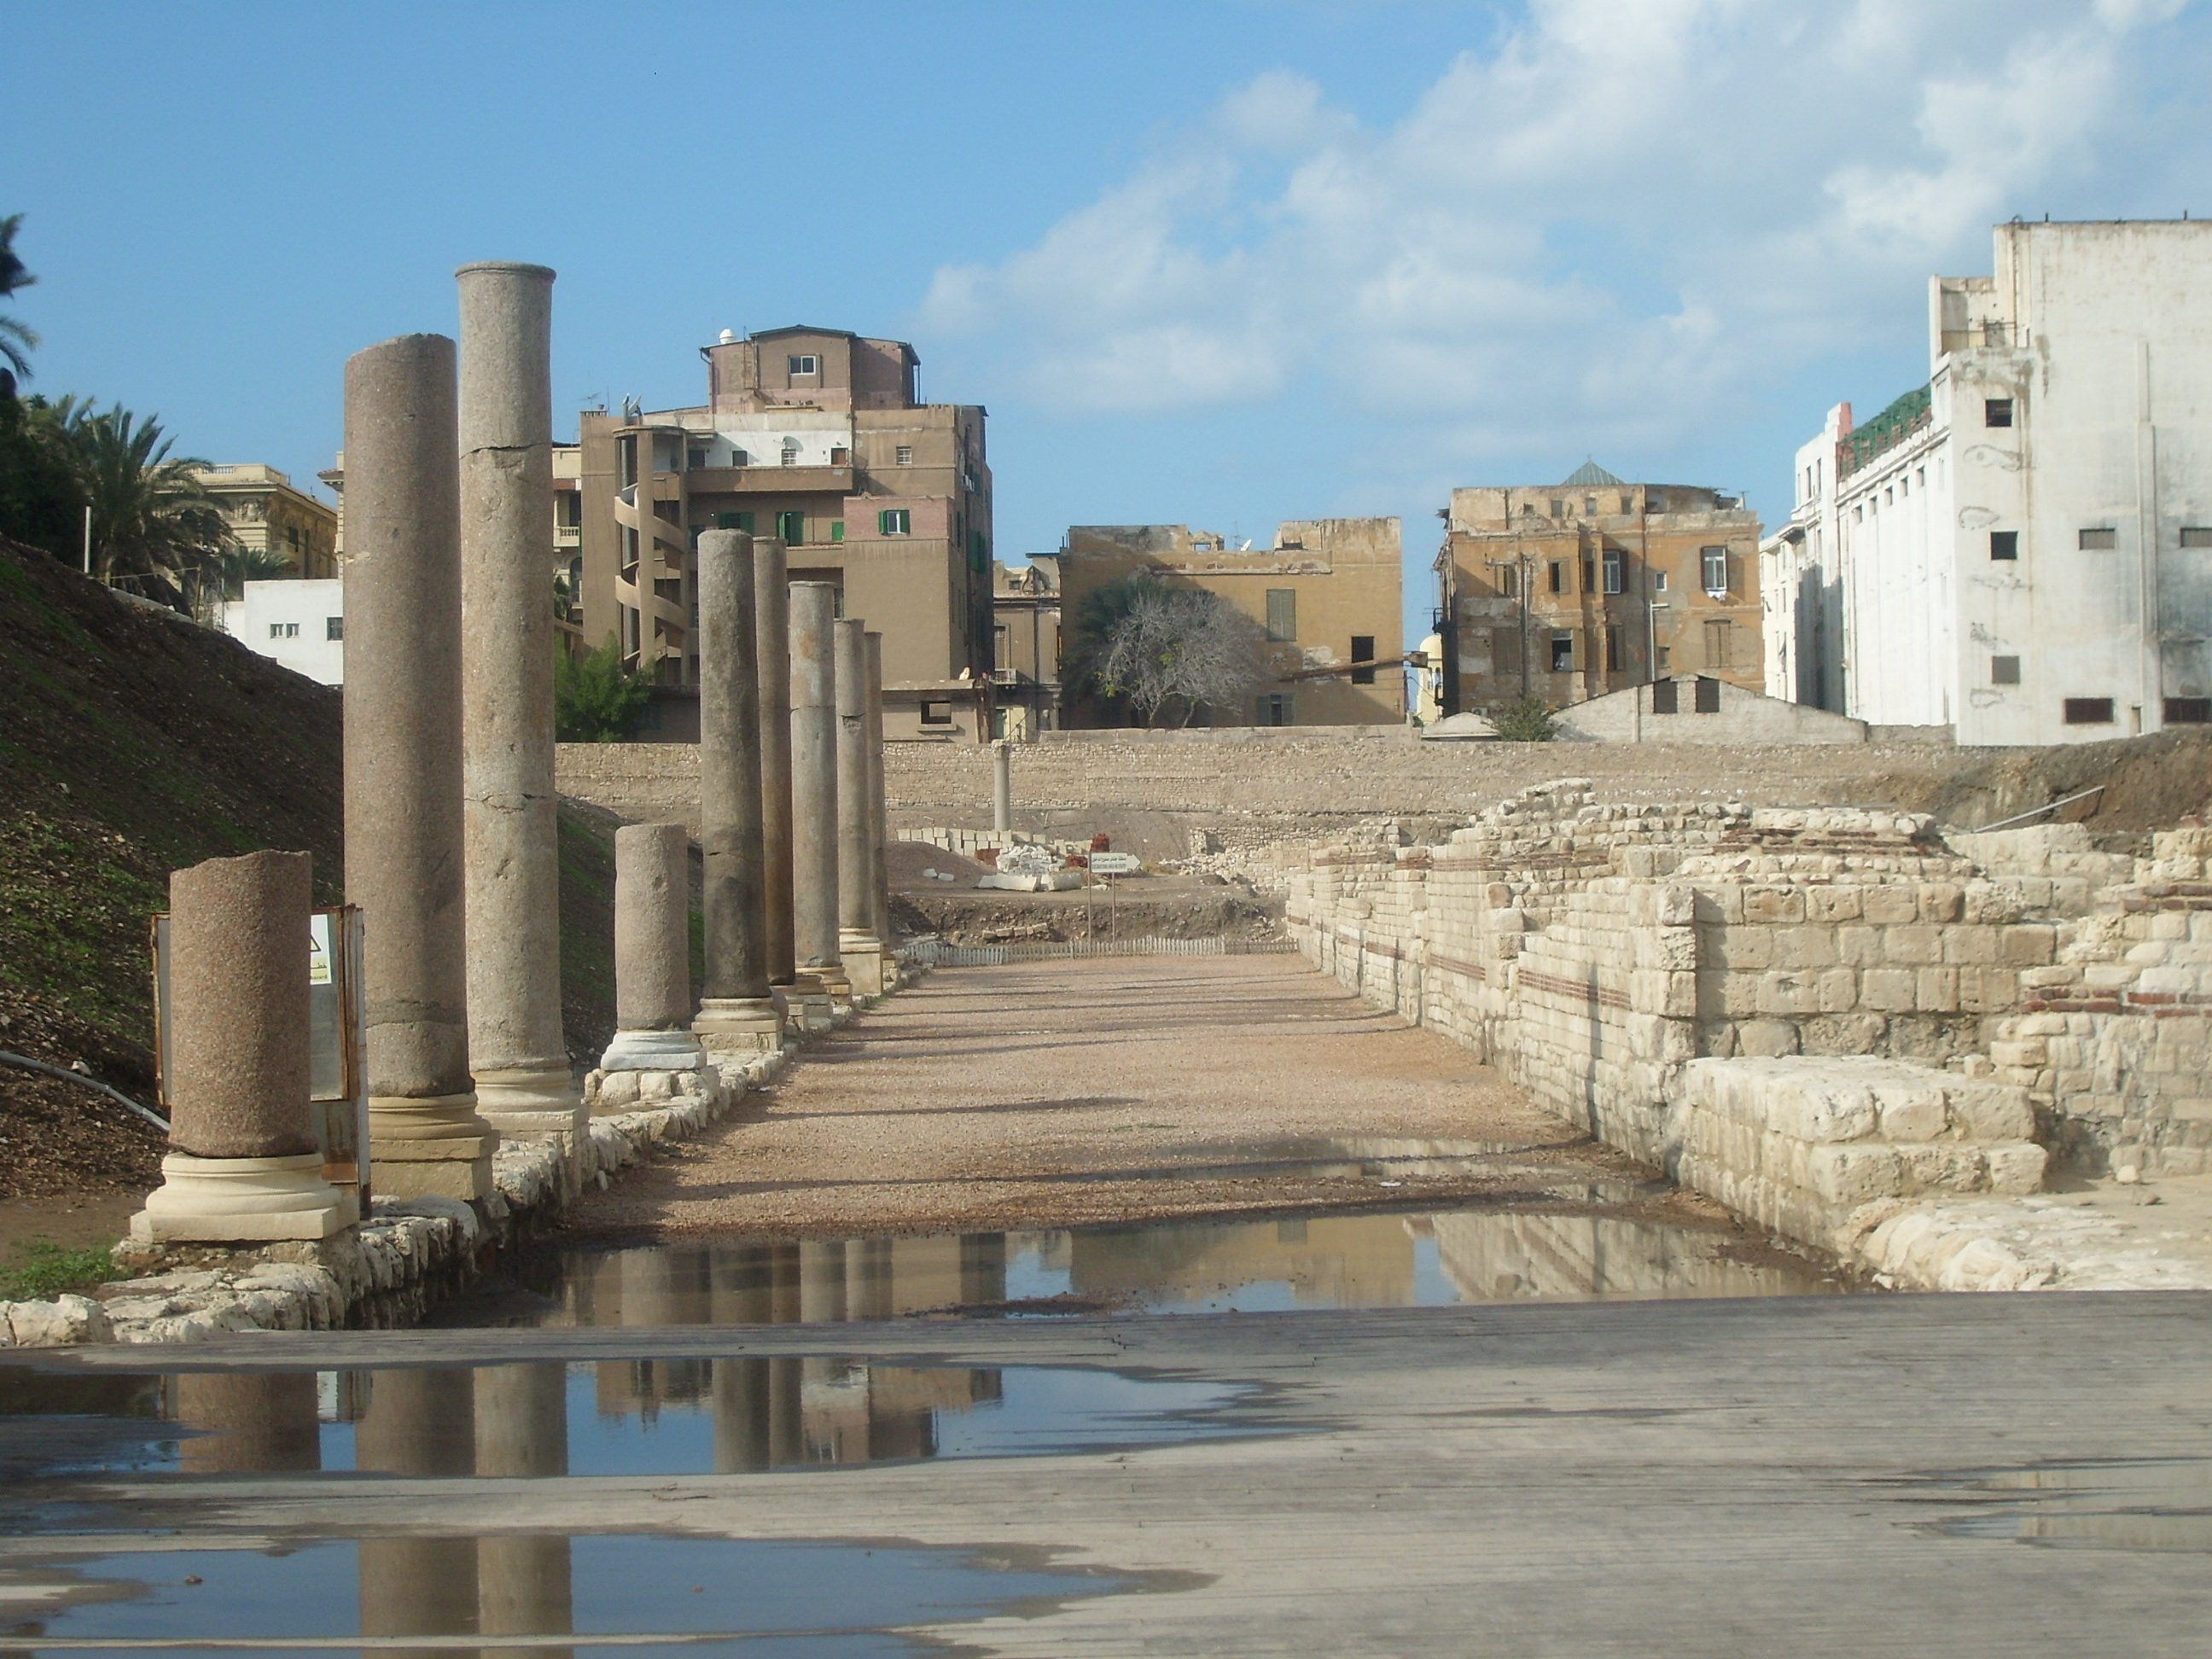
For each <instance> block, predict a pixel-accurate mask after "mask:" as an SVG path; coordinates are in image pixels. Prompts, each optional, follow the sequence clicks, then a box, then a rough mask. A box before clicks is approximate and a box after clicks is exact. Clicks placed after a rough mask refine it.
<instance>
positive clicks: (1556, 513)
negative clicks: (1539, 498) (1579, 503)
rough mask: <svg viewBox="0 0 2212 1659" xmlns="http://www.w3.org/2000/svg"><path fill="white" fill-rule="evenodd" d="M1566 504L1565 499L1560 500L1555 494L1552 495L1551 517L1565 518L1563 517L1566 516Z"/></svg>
mask: <svg viewBox="0 0 2212 1659" xmlns="http://www.w3.org/2000/svg"><path fill="white" fill-rule="evenodd" d="M1566 506H1567V504H1566V503H1565V501H1561V500H1560V499H1559V497H1558V496H1557V495H1554V496H1553V497H1552V516H1553V518H1555V519H1564V518H1565V517H1566V516H1567V513H1566Z"/></svg>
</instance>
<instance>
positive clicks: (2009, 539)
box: [1990, 530, 2020, 559]
mask: <svg viewBox="0 0 2212 1659" xmlns="http://www.w3.org/2000/svg"><path fill="white" fill-rule="evenodd" d="M2019 556H2020V532H2018V531H2017V530H1992V531H1991V532H1990V557H1991V558H1993V559H2017V558H2018V557H2019Z"/></svg>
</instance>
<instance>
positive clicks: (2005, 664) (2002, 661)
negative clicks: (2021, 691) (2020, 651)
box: [1990, 657, 2020, 685]
mask: <svg viewBox="0 0 2212 1659" xmlns="http://www.w3.org/2000/svg"><path fill="white" fill-rule="evenodd" d="M1990 684H1991V685H2018V684H2020V659H2019V658H2018V657H1991V658H1990Z"/></svg>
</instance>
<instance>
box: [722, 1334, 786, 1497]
mask: <svg viewBox="0 0 2212 1659" xmlns="http://www.w3.org/2000/svg"><path fill="white" fill-rule="evenodd" d="M773 1363H774V1362H773V1361H770V1360H767V1359H717V1360H715V1361H714V1473H715V1474H745V1473H746V1472H748V1471H750V1470H753V1469H764V1468H769V1396H770V1389H771V1387H772V1383H771V1376H772V1373H771V1371H770V1366H771V1365H772V1364H773Z"/></svg>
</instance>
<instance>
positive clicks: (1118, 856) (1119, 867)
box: [1091, 853, 1145, 876]
mask: <svg viewBox="0 0 2212 1659" xmlns="http://www.w3.org/2000/svg"><path fill="white" fill-rule="evenodd" d="M1144 873H1145V866H1144V861H1143V860H1140V859H1139V858H1138V856H1137V855H1136V854H1134V853H1093V854H1091V874H1093V875H1095V876H1141V875H1143V874H1144Z"/></svg>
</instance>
